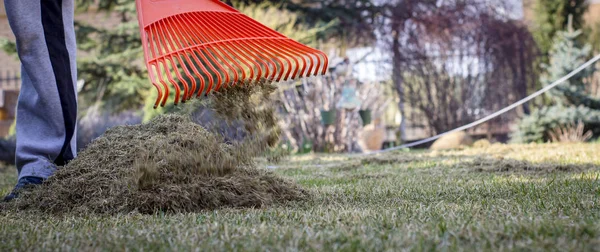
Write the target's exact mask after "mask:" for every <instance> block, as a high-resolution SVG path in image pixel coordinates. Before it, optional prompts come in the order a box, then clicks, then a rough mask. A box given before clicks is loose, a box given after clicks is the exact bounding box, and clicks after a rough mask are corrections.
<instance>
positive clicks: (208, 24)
mask: <svg viewBox="0 0 600 252" xmlns="http://www.w3.org/2000/svg"><path fill="white" fill-rule="evenodd" d="M196 16H197V17H199V19H200V20H202V21H204V24H205V25H207V26H210V28H208V29H206V30H209V31H210V30H214V31H215V32H217V33H216V34H213V35H215V36H217V37H218V36H219V35H221V36H225V37H226V38H228V39H232V38H231V36H230V35H227V34H225V33H224V34H219V33H218V29H215V27H214V26H213V25H212V23H213V22H208V21H207V20H206V18H203V17H202V16H201V15H200V14H199V13H196ZM207 18H208V17H207ZM213 20H214V19H213ZM197 22H199V21H197ZM224 23H226V22H224ZM211 37H212V36H211ZM227 42H229V43H232V44H233V42H232V41H226V42H224V44H225V43H227ZM239 42H243V41H239ZM232 51H233V52H234V53H235V50H232ZM241 51H245V50H241ZM246 64H248V63H246ZM248 67H249V68H250V69H252V67H251V65H249V64H248ZM241 70H242V71H243V68H241ZM252 71H253V70H252ZM259 71H260V72H262V71H261V70H259ZM244 75H245V74H244ZM251 75H252V76H254V74H251ZM259 75H260V74H259ZM251 78H252V77H251Z"/></svg>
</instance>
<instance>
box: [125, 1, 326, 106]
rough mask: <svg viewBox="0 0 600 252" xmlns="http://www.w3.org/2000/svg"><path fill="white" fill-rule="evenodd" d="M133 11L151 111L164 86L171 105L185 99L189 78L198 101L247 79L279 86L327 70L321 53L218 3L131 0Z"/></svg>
mask: <svg viewBox="0 0 600 252" xmlns="http://www.w3.org/2000/svg"><path fill="white" fill-rule="evenodd" d="M136 8H137V10H138V12H137V13H138V21H139V24H140V32H141V33H142V39H143V40H144V43H142V45H143V46H144V56H145V59H146V67H147V68H148V73H149V75H150V80H151V81H152V84H153V85H154V86H155V88H156V89H157V90H158V93H159V96H158V97H157V100H156V103H155V107H156V106H157V104H161V105H162V106H164V105H165V103H166V101H167V99H168V97H170V95H169V92H170V91H169V85H168V84H167V83H166V82H170V84H172V85H173V86H174V89H175V95H176V98H175V104H177V102H179V101H185V100H188V99H190V98H191V96H192V94H193V93H194V92H195V91H196V85H197V84H198V83H197V80H196V79H195V78H194V75H195V76H196V77H197V78H199V79H200V83H199V84H200V86H201V87H199V90H198V96H200V95H201V94H202V93H204V94H208V93H209V92H212V91H218V90H219V89H220V88H222V87H229V86H231V83H234V84H235V83H238V82H239V80H240V79H242V80H247V78H248V77H250V80H252V79H253V78H256V80H258V79H260V78H267V79H269V80H271V81H281V80H289V79H290V78H291V79H295V78H298V77H307V76H311V75H316V74H319V73H326V71H327V67H328V64H329V61H328V60H329V59H328V58H327V55H325V54H324V53H323V52H321V51H319V50H315V49H313V48H310V47H307V46H304V45H302V44H300V43H298V42H297V41H293V40H291V39H289V38H287V37H286V36H284V35H282V34H281V33H278V32H277V31H275V30H273V29H270V28H268V27H266V26H264V25H262V24H260V23H259V22H257V21H255V20H252V19H251V18H249V17H248V16H246V15H243V14H241V13H240V12H239V11H237V10H235V9H234V8H232V7H230V6H228V5H226V4H224V3H222V2H221V1H218V0H169V1H164V0H136ZM255 68H256V69H255ZM313 69H314V70H313ZM255 70H256V71H255ZM263 70H264V71H263ZM163 71H164V72H163ZM171 71H174V73H172V72H171ZM240 72H241V73H240ZM248 72H249V73H250V76H247V73H248ZM174 75H175V76H174ZM213 75H214V76H216V77H217V78H216V80H215V78H213ZM184 76H185V78H184ZM174 77H175V78H174ZM187 78H189V79H190V80H186V79H187ZM175 79H177V81H175ZM232 81H233V82H232ZM190 82H191V87H190ZM159 83H160V84H159ZM206 84H208V85H207V86H206ZM181 88H183V89H184V90H183V92H184V94H183V97H182V98H181V99H180V92H181ZM163 91H164V92H163Z"/></svg>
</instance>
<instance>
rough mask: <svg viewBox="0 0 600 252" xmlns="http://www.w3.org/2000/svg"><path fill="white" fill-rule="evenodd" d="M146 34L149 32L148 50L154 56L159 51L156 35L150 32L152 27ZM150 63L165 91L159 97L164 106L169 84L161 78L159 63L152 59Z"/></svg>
mask: <svg viewBox="0 0 600 252" xmlns="http://www.w3.org/2000/svg"><path fill="white" fill-rule="evenodd" d="M148 34H150V35H151V36H150V38H151V40H150V42H151V43H150V49H151V50H150V51H151V52H152V56H153V57H156V56H157V55H158V54H159V52H158V46H157V45H158V41H157V40H156V35H155V34H154V32H152V29H149V31H148ZM150 64H152V65H153V66H154V70H155V72H156V76H157V77H158V80H159V82H160V83H161V85H162V86H163V88H164V90H165V92H164V93H163V97H160V99H161V106H162V107H164V106H165V103H166V102H167V99H168V98H169V86H168V85H167V83H165V81H164V80H163V78H162V74H161V73H160V66H159V63H158V62H156V61H154V62H150ZM148 71H150V69H148Z"/></svg>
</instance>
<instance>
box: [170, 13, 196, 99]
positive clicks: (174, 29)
mask: <svg viewBox="0 0 600 252" xmlns="http://www.w3.org/2000/svg"><path fill="white" fill-rule="evenodd" d="M175 19H177V17H171V18H170V19H169V20H171V21H174V22H172V23H171V25H169V28H170V30H171V32H170V33H169V34H171V35H172V36H170V40H169V41H170V42H171V43H173V42H174V43H175V45H176V46H177V47H176V48H178V49H179V52H178V54H177V56H178V58H179V65H180V66H181V68H182V69H183V71H184V72H185V75H186V76H187V77H188V78H189V79H190V81H191V82H192V88H191V89H189V91H188V92H186V98H184V99H185V100H189V99H191V98H192V95H193V94H194V93H195V91H196V84H197V83H196V78H194V77H193V76H192V74H191V73H190V71H189V69H188V66H187V65H186V64H185V62H186V61H185V60H184V59H183V58H182V57H181V55H182V54H183V55H184V57H185V58H186V59H187V62H189V61H190V59H189V57H188V55H187V51H186V50H183V49H184V47H183V46H182V44H181V43H180V41H179V39H178V38H181V36H173V35H175V34H179V33H178V27H174V25H175V24H176V23H177V22H176V20H175ZM171 46H172V47H174V48H175V46H174V45H173V44H171ZM192 71H193V70H192ZM194 73H195V74H196V75H199V74H198V73H197V71H195V72H194ZM182 82H184V83H185V84H186V85H187V82H185V80H182Z"/></svg>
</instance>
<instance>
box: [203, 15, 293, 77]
mask: <svg viewBox="0 0 600 252" xmlns="http://www.w3.org/2000/svg"><path fill="white" fill-rule="evenodd" d="M214 14H219V15H221V16H219V17H215V19H217V20H218V19H219V18H223V19H227V17H223V16H222V15H225V13H214ZM233 22H235V20H232V22H223V25H224V26H226V27H229V28H230V29H238V30H239V31H238V32H239V34H240V35H243V36H244V37H245V38H250V39H247V40H239V39H238V41H241V42H244V43H250V44H252V45H253V46H252V47H251V48H252V49H254V50H255V52H256V53H257V55H258V56H259V57H260V58H261V59H266V60H267V61H270V63H269V64H267V65H266V66H265V68H266V73H265V76H264V77H265V78H267V79H275V75H276V74H277V62H278V63H279V64H280V65H284V64H283V62H282V61H281V60H280V59H279V57H277V56H274V55H273V54H271V53H270V50H266V49H270V48H265V47H264V45H258V44H257V43H256V42H257V41H258V40H259V39H261V37H254V35H251V34H249V33H248V32H247V29H239V27H244V25H245V24H239V23H235V24H234V23H233ZM236 27H237V28H236ZM232 40H234V39H232ZM265 54H267V56H265ZM273 59H275V61H277V62H275V61H273ZM269 65H273V73H272V74H269V72H270V68H269V67H268V66H269ZM269 76H270V77H269ZM258 79H259V78H257V79H256V80H258Z"/></svg>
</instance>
